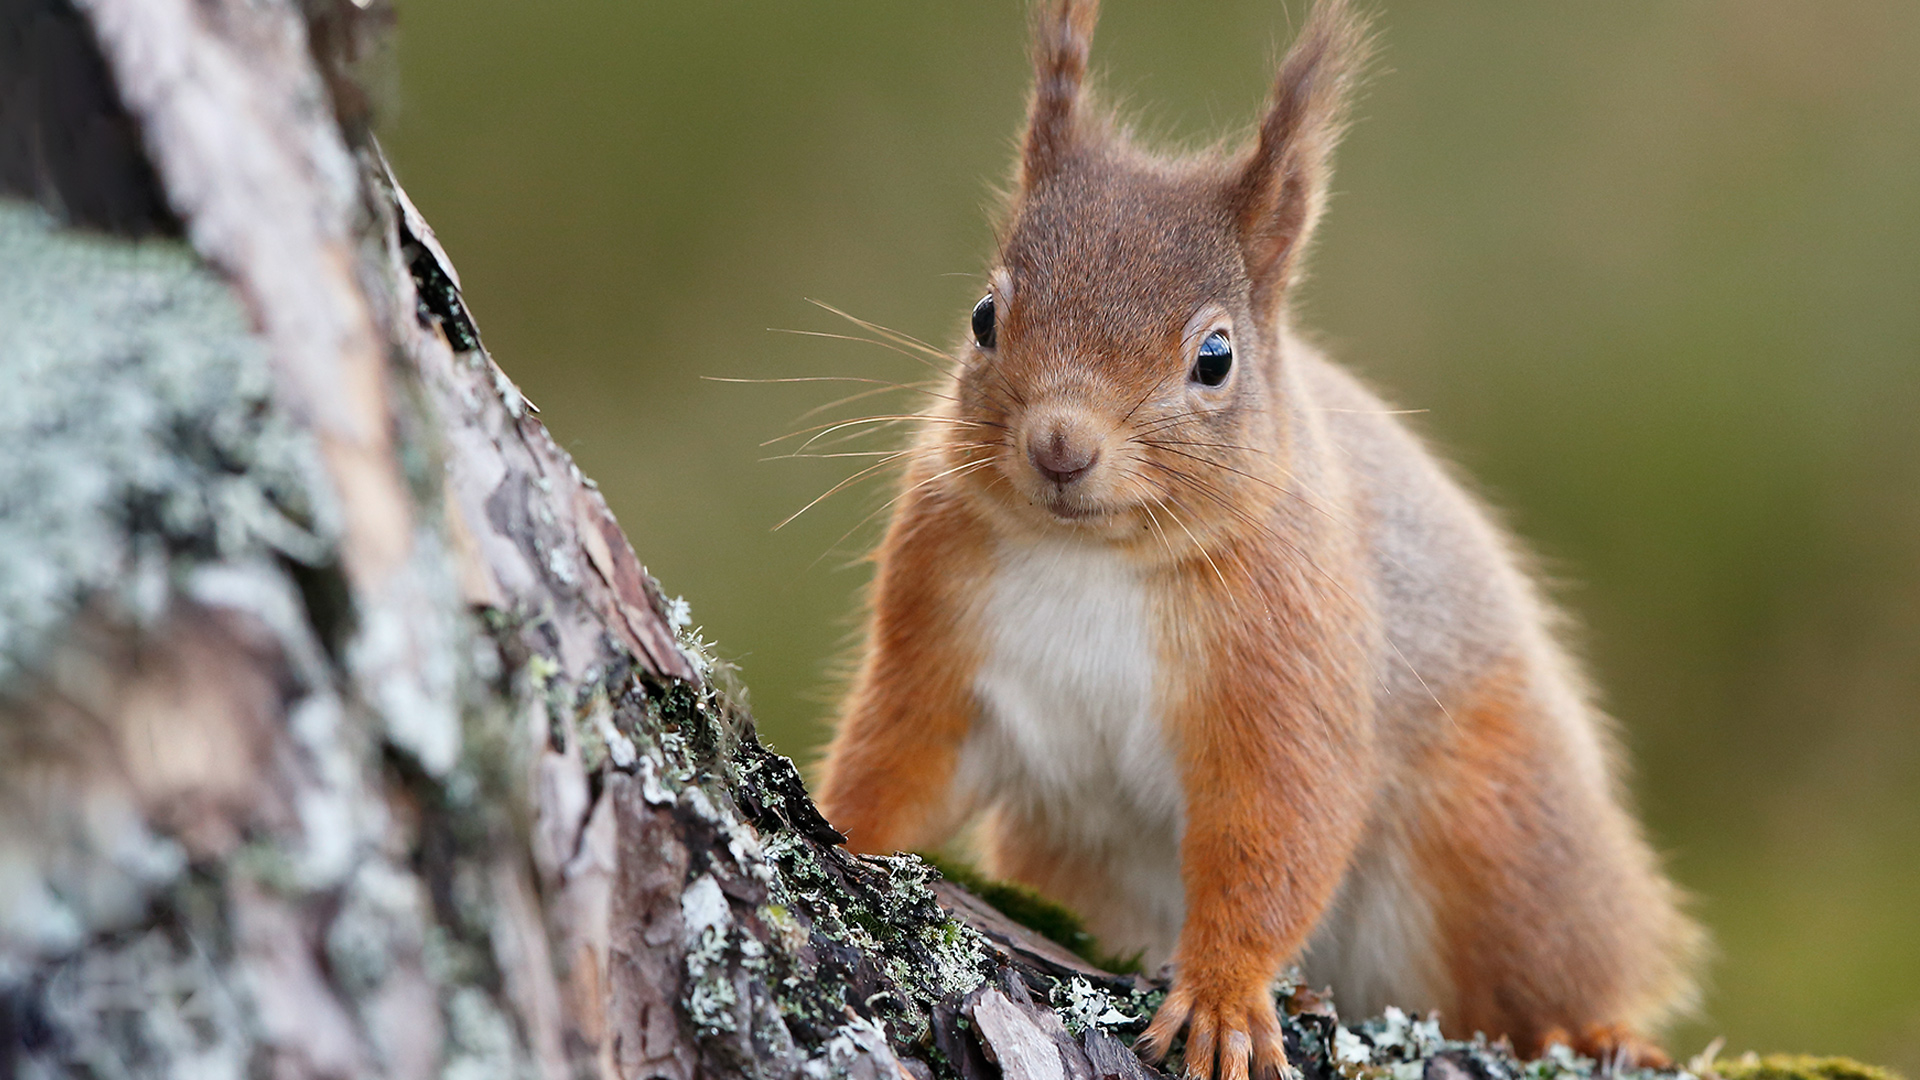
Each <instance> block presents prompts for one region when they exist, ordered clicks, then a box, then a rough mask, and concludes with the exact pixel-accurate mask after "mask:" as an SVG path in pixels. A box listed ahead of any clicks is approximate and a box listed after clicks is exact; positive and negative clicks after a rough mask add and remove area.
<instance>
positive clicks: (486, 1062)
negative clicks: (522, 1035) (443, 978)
mask: <svg viewBox="0 0 1920 1080" xmlns="http://www.w3.org/2000/svg"><path fill="white" fill-rule="evenodd" d="M446 1013H447V1036H448V1039H447V1041H448V1043H449V1044H450V1045H449V1046H448V1048H447V1057H446V1063H445V1064H444V1065H443V1066H442V1067H441V1069H440V1077H441V1080H519V1078H521V1077H531V1076H532V1075H533V1068H532V1063H531V1062H529V1061H528V1060H527V1058H526V1056H525V1055H524V1054H523V1053H522V1051H521V1049H520V1042H519V1039H518V1038H517V1037H516V1036H515V1028H514V1023H513V1021H512V1019H510V1018H509V1017H508V1016H507V1014H506V1013H504V1012H502V1011H501V1010H500V1007H499V1006H498V1005H495V1004H494V1002H493V999H492V998H490V997H488V996H487V994H486V993H485V992H484V991H481V990H477V989H475V988H473V987H470V986H469V987H461V988H460V989H458V990H455V991H454V992H453V993H452V994H450V995H449V996H448V998H447V1002H446Z"/></svg>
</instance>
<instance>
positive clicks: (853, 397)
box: [793, 383, 958, 423]
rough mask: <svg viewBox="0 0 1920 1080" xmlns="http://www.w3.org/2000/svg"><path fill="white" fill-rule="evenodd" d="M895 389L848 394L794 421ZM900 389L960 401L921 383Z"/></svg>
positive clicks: (903, 386)
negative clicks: (927, 387)
mask: <svg viewBox="0 0 1920 1080" xmlns="http://www.w3.org/2000/svg"><path fill="white" fill-rule="evenodd" d="M895 389H896V388H895V387H892V386H881V387H876V388H874V389H872V390H861V391H859V392H857V393H852V394H848V395H847V396H846V397H843V398H836V399H834V400H832V401H829V402H826V403H825V404H822V405H815V406H814V407H813V408H811V409H808V410H807V411H806V412H803V413H801V414H800V415H799V416H796V417H794V418H793V419H794V422H795V423H799V422H801V421H805V420H811V419H813V418H814V417H816V416H819V415H820V414H821V413H823V412H826V411H827V410H828V409H837V408H839V407H840V406H842V405H851V404H853V403H854V402H856V401H865V400H866V399H867V398H870V397H878V396H880V395H881V394H890V393H893V392H894V390H895ZM898 389H902V390H914V391H915V392H917V393H922V394H926V395H927V396H928V397H937V398H942V399H944V400H947V401H957V400H958V399H957V398H954V397H951V396H949V395H946V394H941V393H937V392H935V391H933V390H929V389H926V388H925V387H924V384H919V383H902V384H900V386H899V387H898Z"/></svg>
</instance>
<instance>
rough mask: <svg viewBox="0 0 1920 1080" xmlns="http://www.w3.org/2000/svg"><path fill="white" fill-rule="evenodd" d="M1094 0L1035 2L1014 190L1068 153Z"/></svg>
mask: <svg viewBox="0 0 1920 1080" xmlns="http://www.w3.org/2000/svg"><path fill="white" fill-rule="evenodd" d="M1099 15H1100V2H1099V0H1035V2H1034V5H1033V17H1032V22H1033V46H1032V48H1033V102H1032V104H1031V105H1030V106H1029V107H1028V111H1027V137H1026V140H1025V142H1024V143H1023V144H1022V147H1021V152H1020V186H1021V187H1022V188H1031V187H1033V186H1034V185H1035V184H1037V183H1038V182H1040V181H1041V180H1043V179H1045V178H1046V176H1047V175H1048V174H1049V173H1051V172H1053V171H1054V170H1055V169H1057V168H1058V167H1059V165H1060V163H1061V162H1062V161H1063V160H1065V159H1066V158H1067V156H1068V155H1070V154H1071V153H1072V152H1073V148H1074V143H1075V140H1076V137H1077V133H1076V127H1077V125H1078V124H1079V123H1080V117H1079V115H1078V114H1079V113H1081V112H1082V111H1084V110H1082V109H1081V107H1080V97H1081V93H1080V86H1081V83H1083V82H1084V81H1086V76H1087V47H1088V45H1090V44H1091V43H1092V41H1093V24H1094V22H1095V21H1096V20H1097V19H1098V18H1099Z"/></svg>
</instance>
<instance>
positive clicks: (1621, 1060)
mask: <svg viewBox="0 0 1920 1080" xmlns="http://www.w3.org/2000/svg"><path fill="white" fill-rule="evenodd" d="M1554 1043H1564V1044H1566V1045H1567V1046H1568V1047H1570V1048H1571V1049H1572V1050H1573V1052H1574V1053H1576V1054H1579V1055H1581V1056H1582V1057H1590V1058H1592V1059H1594V1060H1595V1061H1598V1062H1600V1063H1601V1064H1603V1065H1611V1066H1613V1067H1614V1068H1615V1069H1668V1068H1672V1067H1673V1059H1672V1058H1670V1057H1668V1056H1667V1053H1666V1051H1664V1050H1662V1049H1660V1047H1659V1046H1658V1045H1656V1044H1654V1043H1651V1042H1648V1041H1647V1040H1645V1039H1642V1038H1641V1037H1640V1036H1638V1035H1635V1034H1634V1033H1633V1031H1632V1029H1630V1028H1628V1027H1627V1026H1626V1025H1625V1024H1588V1025H1587V1026H1586V1027H1585V1028H1583V1029H1582V1030H1581V1032H1580V1034H1579V1035H1578V1036H1570V1035H1569V1034H1568V1033H1567V1031H1566V1029H1565V1028H1553V1029H1551V1030H1549V1031H1547V1032H1546V1034H1544V1035H1542V1036H1541V1037H1540V1045H1541V1047H1542V1048H1543V1049H1544V1048H1545V1047H1547V1046H1551V1045H1552V1044H1554Z"/></svg>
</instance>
